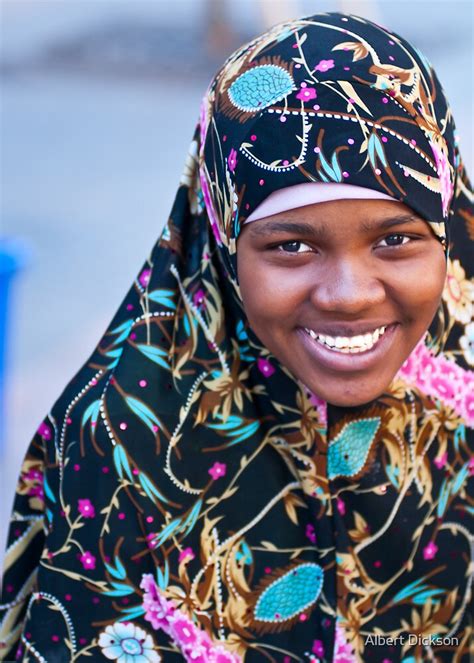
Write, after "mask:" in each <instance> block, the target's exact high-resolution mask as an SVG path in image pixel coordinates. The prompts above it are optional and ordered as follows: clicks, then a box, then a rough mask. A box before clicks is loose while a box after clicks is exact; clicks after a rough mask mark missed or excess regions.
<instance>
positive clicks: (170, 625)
mask: <svg viewBox="0 0 474 663" xmlns="http://www.w3.org/2000/svg"><path fill="white" fill-rule="evenodd" d="M140 587H141V588H142V589H144V590H145V591H144V595H143V607H144V609H145V619H146V620H147V621H149V622H150V623H151V625H152V626H153V628H154V629H157V630H159V629H160V630H162V631H164V632H165V633H166V634H167V635H169V636H170V638H171V639H172V641H173V643H174V644H175V645H176V646H177V647H178V649H179V651H180V652H181V653H182V654H183V657H184V660H185V661H186V662H187V663H242V659H241V658H240V656H238V655H237V654H234V653H232V652H229V651H227V649H225V647H224V645H223V644H220V643H216V642H214V641H213V640H212V639H211V638H210V637H209V635H208V634H207V633H206V632H205V631H203V630H202V629H200V628H199V627H198V626H196V624H195V623H194V622H193V621H192V620H191V619H190V618H189V617H188V616H187V615H186V614H185V613H184V612H182V611H181V610H179V608H176V607H175V606H174V605H173V603H172V602H171V601H168V599H165V597H164V596H162V595H161V593H160V590H159V588H158V585H157V584H156V582H155V580H154V578H153V576H152V575H151V574H146V575H144V576H143V578H142V582H141V584H140Z"/></svg>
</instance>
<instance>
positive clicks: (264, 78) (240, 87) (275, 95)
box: [228, 64, 296, 113]
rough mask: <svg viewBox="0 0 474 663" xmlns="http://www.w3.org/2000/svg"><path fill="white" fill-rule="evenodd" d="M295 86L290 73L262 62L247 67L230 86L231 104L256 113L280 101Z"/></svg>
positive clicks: (247, 111)
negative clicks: (251, 67) (252, 66)
mask: <svg viewBox="0 0 474 663" xmlns="http://www.w3.org/2000/svg"><path fill="white" fill-rule="evenodd" d="M294 89H296V88H295V83H294V81H293V78H292V77H291V75H290V74H289V73H288V72H287V71H286V69H283V67H280V66H278V65H275V64H262V65H260V66H258V67H254V68H253V69H249V70H248V71H246V72H245V73H244V74H242V75H241V76H239V77H238V78H237V79H236V80H235V81H234V82H233V83H232V85H231V86H230V88H229V91H228V94H229V99H230V101H231V102H232V104H233V105H234V106H235V107H236V108H238V109H239V110H241V111H244V112H246V113H256V112H258V111H259V110H262V109H263V108H267V107H268V106H271V105H272V104H274V103H276V102H277V101H281V100H282V99H283V98H284V97H286V96H287V95H288V94H290V92H292V91H293V90H294Z"/></svg>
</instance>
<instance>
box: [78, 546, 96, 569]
mask: <svg viewBox="0 0 474 663" xmlns="http://www.w3.org/2000/svg"><path fill="white" fill-rule="evenodd" d="M79 561H80V562H81V564H82V566H83V567H84V568H85V569H87V570H88V571H89V570H93V569H95V562H96V559H95V557H94V555H93V554H92V553H91V552H89V551H88V550H85V551H84V553H83V554H82V555H81V556H80V557H79Z"/></svg>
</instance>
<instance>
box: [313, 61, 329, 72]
mask: <svg viewBox="0 0 474 663" xmlns="http://www.w3.org/2000/svg"><path fill="white" fill-rule="evenodd" d="M333 67H334V60H320V61H319V62H318V64H317V65H316V66H315V68H314V71H320V72H321V73H323V74H324V73H325V72H326V71H329V69H332V68H333Z"/></svg>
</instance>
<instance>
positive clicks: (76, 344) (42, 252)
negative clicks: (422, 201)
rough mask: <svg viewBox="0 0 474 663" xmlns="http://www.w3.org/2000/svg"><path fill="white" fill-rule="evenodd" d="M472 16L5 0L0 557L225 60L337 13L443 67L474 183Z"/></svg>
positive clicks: (253, 3)
mask: <svg viewBox="0 0 474 663" xmlns="http://www.w3.org/2000/svg"><path fill="white" fill-rule="evenodd" d="M473 7H474V4H473V3H472V2H471V0H449V1H447V0H438V1H436V0H396V1H389V0H365V1H364V0H329V1H323V0H237V2H236V1H235V0H234V1H231V0H149V1H147V2H145V1H143V0H55V1H51V0H33V1H30V0H0V10H1V15H0V31H1V34H0V43H1V50H0V77H1V78H0V85H1V98H0V102H1V108H0V112H1V125H0V158H1V162H0V168H1V179H0V198H1V203H0V205H1V206H0V238H1V237H3V238H4V239H3V240H0V250H1V247H3V252H4V256H3V259H2V258H1V257H0V283H3V285H4V286H5V284H6V283H9V301H8V302H7V299H6V294H7V293H6V291H5V288H4V291H3V295H2V291H1V286H0V298H2V299H3V307H4V310H5V303H8V324H7V338H6V339H5V342H6V352H5V357H4V358H5V360H6V363H5V366H4V367H3V369H2V364H1V356H0V392H1V391H2V384H1V375H2V374H3V375H4V387H3V399H4V403H3V412H2V411H0V417H1V421H0V467H1V476H0V479H1V480H0V519H1V525H0V539H1V542H0V549H3V542H4V539H5V536H6V521H7V517H8V513H9V511H10V507H11V500H12V496H13V491H14V485H15V481H16V475H17V473H18V470H19V466H20V463H21V460H22V457H23V455H24V453H25V450H26V447H27V445H28V443H29V440H30V438H31V437H32V435H33V433H34V431H35V429H36V428H37V426H38V424H39V423H40V421H41V420H42V418H43V417H44V416H45V414H46V413H47V412H48V411H49V408H50V407H51V405H52V404H53V402H54V400H55V399H56V398H57V397H58V395H59V394H60V392H61V390H62V388H63V387H64V386H65V384H66V382H67V381H68V380H69V379H70V378H71V377H72V375H73V374H74V373H75V372H76V370H77V369H78V368H79V367H80V365H81V364H82V363H83V362H84V361H85V360H86V359H87V357H88V355H89V354H90V352H91V351H92V349H93V346H94V345H95V343H96V342H97V341H98V339H99V338H100V336H101V334H102V332H103V331H104V329H105V328H106V326H107V324H108V322H109V320H110V319H111V317H112V315H113V314H114V312H115V309H116V308H117V307H118V305H119V303H120V301H121V299H122V297H123V296H124V294H125V292H126V290H127V289H128V287H129V285H130V283H131V281H132V279H133V278H134V277H135V275H136V273H137V271H138V270H139V268H140V266H141V263H142V261H143V260H144V258H145V257H146V256H147V254H148V252H149V250H150V249H151V247H152V245H153V243H154V241H155V239H156V238H157V236H158V234H159V232H160V229H161V227H162V225H163V224H164V222H165V221H166V219H167V215H168V212H169V210H170V207H171V203H172V200H173V197H174V193H175V191H176V188H177V185H178V181H179V177H180V174H181V169H182V166H183V164H184V160H185V155H186V151H187V147H188V144H189V141H190V139H191V136H192V133H193V129H194V125H195V122H196V120H197V116H198V108H199V102H200V99H201V96H202V94H203V92H204V90H205V88H206V85H207V83H208V82H209V80H210V78H211V76H212V74H213V73H214V72H215V70H216V69H217V67H218V66H219V65H220V64H221V63H222V61H223V59H224V58H225V57H226V56H227V55H228V54H229V53H230V52H231V51H232V50H233V49H234V48H235V47H237V46H239V45H240V44H241V43H242V42H244V41H246V40H247V39H249V38H250V37H252V36H255V35H256V34H258V33H259V32H261V31H262V30H263V29H265V28H267V27H269V26H270V25H272V24H274V23H276V22H279V21H280V20H284V19H286V18H289V17H297V16H301V15H304V14H310V13H315V12H318V11H338V10H339V11H348V12H351V13H354V14H359V15H361V16H365V17H367V18H369V19H372V20H375V21H376V22H378V23H380V24H382V25H384V26H386V27H389V28H390V29H391V30H393V31H395V32H398V33H400V34H401V35H403V36H404V37H405V38H407V39H408V40H409V41H411V42H412V43H413V44H414V45H416V46H417V47H419V48H420V49H422V50H423V51H424V52H425V54H426V55H427V56H428V58H429V59H430V60H431V62H432V63H433V64H434V66H435V68H436V70H437V72H438V75H439V77H440V79H441V81H442V82H443V85H444V87H445V90H446V92H447V96H448V98H449V99H450V101H451V105H452V108H453V112H454V117H455V118H456V121H457V126H458V133H459V134H460V137H461V147H462V149H463V154H464V159H465V161H466V163H467V165H468V168H469V170H470V172H471V173H472V165H473V138H472V126H473V125H472V111H473V100H472V81H473V49H472V35H473V31H472V28H473V14H472V12H473ZM5 238H8V239H5ZM1 323H2V312H1V310H0V325H1ZM0 343H1V332H0ZM0 355H1V353H0ZM0 398H1V394H0ZM0 556H1V553H0Z"/></svg>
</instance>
